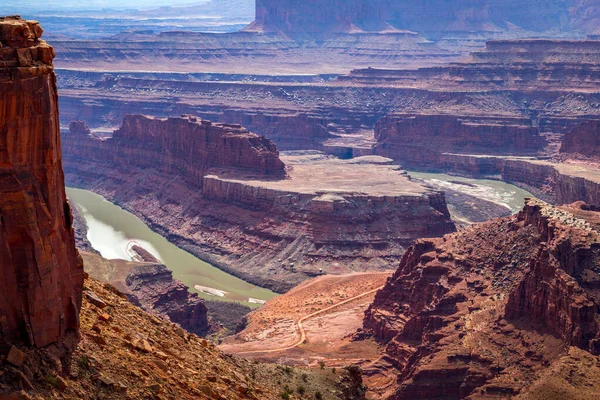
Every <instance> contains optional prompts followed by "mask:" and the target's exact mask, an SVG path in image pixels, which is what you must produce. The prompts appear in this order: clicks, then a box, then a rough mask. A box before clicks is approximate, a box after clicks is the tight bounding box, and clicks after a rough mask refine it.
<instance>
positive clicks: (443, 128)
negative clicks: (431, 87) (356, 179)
mask: <svg viewBox="0 0 600 400" xmlns="http://www.w3.org/2000/svg"><path fill="white" fill-rule="evenodd" d="M375 139H376V140H377V145H376V147H375V152H376V153H377V154H381V155H385V156H394V155H397V154H398V153H399V152H400V151H406V152H417V153H418V152H422V151H425V152H440V153H466V154H503V155H511V154H512V155H515V154H535V153H536V152H537V151H539V150H541V149H542V148H543V146H544V140H543V139H542V137H541V136H540V135H539V128H536V127H533V126H532V125H531V120H528V119H525V118H506V117H504V118H503V117H496V118H494V117H480V118H477V117H468V116H465V117H457V116H451V115H390V116H388V117H385V118H383V119H381V120H379V122H377V124H376V125H375Z"/></svg>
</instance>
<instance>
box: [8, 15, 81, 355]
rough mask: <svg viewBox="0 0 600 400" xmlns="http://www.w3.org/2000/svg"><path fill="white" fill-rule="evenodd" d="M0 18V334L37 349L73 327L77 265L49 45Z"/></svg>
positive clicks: (20, 23)
mask: <svg viewBox="0 0 600 400" xmlns="http://www.w3.org/2000/svg"><path fill="white" fill-rule="evenodd" d="M41 35H42V28H41V27H40V25H39V23H38V22H36V21H25V20H22V19H21V18H19V17H5V18H0V336H1V337H2V339H4V340H5V341H9V342H11V341H15V340H28V341H29V343H30V344H31V345H34V346H37V347H43V346H46V345H48V344H50V343H53V342H56V341H57V340H58V339H60V338H61V337H62V336H64V335H65V334H66V332H67V331H69V330H74V329H77V328H78V327H79V310H80V308H81V292H82V287H83V266H82V263H81V261H80V259H79V257H78V253H77V250H76V249H75V239H74V234H73V228H72V224H71V222H72V217H71V209H70V207H69V204H68V203H67V198H66V195H65V187H64V177H63V170H62V160H61V159H62V154H61V145H60V136H59V122H58V97H57V92H56V76H55V75H54V69H53V66H52V59H53V58H54V50H53V49H52V47H50V46H49V45H47V44H46V43H45V42H44V41H43V40H40V36H41Z"/></svg>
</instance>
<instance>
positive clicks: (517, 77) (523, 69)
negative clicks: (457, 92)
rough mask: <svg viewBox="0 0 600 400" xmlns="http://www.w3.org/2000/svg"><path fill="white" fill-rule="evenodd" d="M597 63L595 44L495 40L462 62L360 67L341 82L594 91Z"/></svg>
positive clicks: (599, 54)
mask: <svg viewBox="0 0 600 400" xmlns="http://www.w3.org/2000/svg"><path fill="white" fill-rule="evenodd" d="M599 59H600V41H597V40H564V39H563V40H559V39H556V40H553V39H515V40H491V41H489V42H487V43H486V46H485V48H484V49H483V50H478V51H473V52H472V53H471V54H470V56H469V57H468V58H467V59H465V60H462V61H461V62H458V63H450V64H448V65H442V66H433V67H424V68H418V69H413V70H400V69H397V70H390V69H376V68H368V69H361V70H355V71H352V73H350V74H349V75H346V76H342V77H340V80H342V81H345V82H348V81H349V82H353V83H361V84H370V85H373V84H386V85H394V86H403V87H418V88H428V89H437V90H439V89H441V88H444V89H456V88H461V89H463V90H464V89H479V90H483V89H486V90H498V89H520V90H531V89H536V90H540V89H544V90H551V89H562V88H564V85H567V86H568V87H571V88H578V89H591V88H596V87H597V86H598V83H599V82H598V79H599V77H600V75H599V69H598V61H599ZM532 85H534V86H533V87H532Z"/></svg>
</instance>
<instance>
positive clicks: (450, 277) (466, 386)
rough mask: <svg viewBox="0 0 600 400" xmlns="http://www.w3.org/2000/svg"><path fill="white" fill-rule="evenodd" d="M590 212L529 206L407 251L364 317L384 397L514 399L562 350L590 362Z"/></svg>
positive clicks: (599, 237) (595, 240) (594, 243)
mask: <svg viewBox="0 0 600 400" xmlns="http://www.w3.org/2000/svg"><path fill="white" fill-rule="evenodd" d="M589 209H590V208H589V207H587V206H585V205H584V204H583V203H581V204H574V205H572V206H564V207H560V208H556V207H552V206H549V205H547V204H546V203H543V202H540V201H537V200H530V201H528V203H527V204H526V206H525V208H524V210H523V211H522V212H521V213H520V214H518V215H516V216H513V217H509V218H505V219H501V220H496V221H492V222H489V223H485V224H480V225H474V226H473V227H470V228H468V229H466V230H465V231H462V232H459V233H456V234H452V235H448V236H446V237H444V238H443V239H433V240H421V241H419V242H417V244H416V245H415V246H414V247H412V248H411V249H410V250H409V251H407V253H406V255H405V256H404V257H403V258H402V261H401V263H400V268H399V269H398V271H397V272H396V273H395V275H394V276H393V277H392V278H391V279H390V280H389V281H388V283H387V285H386V286H385V288H384V289H382V290H381V291H380V292H379V293H378V294H377V295H376V297H375V300H374V302H373V305H372V306H371V307H370V309H369V310H368V311H367V312H366V314H365V320H364V327H365V329H366V330H368V331H370V332H372V334H373V335H374V337H375V338H376V339H377V340H378V341H380V342H381V343H382V344H385V354H384V358H383V359H382V360H387V361H388V362H391V363H392V364H393V365H394V367H395V368H397V370H398V378H397V382H396V389H395V392H394V394H393V396H392V397H391V398H394V399H396V398H414V399H426V398H447V399H462V398H495V396H511V395H515V394H517V393H519V392H521V391H523V390H524V389H527V388H528V387H529V386H530V385H531V384H532V383H533V382H535V381H537V380H539V379H542V378H543V376H542V375H543V373H540V371H542V370H543V369H545V368H547V367H548V366H550V365H553V363H560V362H562V361H561V357H563V356H567V352H568V349H569V347H570V346H574V347H578V348H580V349H582V350H583V351H584V352H585V353H587V354H588V355H589V356H590V357H592V355H598V353H599V351H600V348H599V347H598V343H599V339H600V315H599V314H598V304H599V302H600V297H599V296H600V292H599V291H598V281H599V279H600V270H599V269H598V266H597V265H598V262H599V261H600V259H599V257H600V251H599V249H600V244H599V243H600V231H599V230H598V229H599V227H600V225H599V222H600V214H599V213H598V212H594V211H589ZM592 358H594V357H592ZM582 376H583V375H582ZM589 390H590V393H596V394H597V393H598V388H597V387H594V388H589Z"/></svg>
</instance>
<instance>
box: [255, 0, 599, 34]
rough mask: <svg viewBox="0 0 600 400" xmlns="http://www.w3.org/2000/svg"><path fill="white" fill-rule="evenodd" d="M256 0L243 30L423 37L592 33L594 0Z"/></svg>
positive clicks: (593, 27)
mask: <svg viewBox="0 0 600 400" xmlns="http://www.w3.org/2000/svg"><path fill="white" fill-rule="evenodd" d="M581 3H582V2H581V1H578V0H568V1H565V0H549V1H545V2H544V3H543V5H542V3H540V2H538V1H530V2H525V3H524V2H520V1H517V0H485V1H482V0H479V1H452V2H449V1H447V0H428V1H422V0H421V1H419V0H416V1H405V0H404V1H399V0H256V19H255V21H254V22H253V23H252V24H250V26H248V27H247V28H246V30H247V31H260V32H283V33H285V34H290V35H301V34H303V35H319V34H324V33H363V32H385V33H389V32H402V31H412V32H418V33H420V34H422V35H423V36H425V37H427V38H428V39H439V38H444V37H446V38H452V39H456V38H461V37H463V38H464V37H488V38H492V37H515V36H517V35H519V34H520V35H521V36H524V35H525V34H530V35H531V34H534V33H537V34H538V35H540V34H544V33H547V34H550V35H551V34H554V35H556V34H557V32H560V33H563V34H564V35H565V36H567V35H568V36H571V37H577V36H585V35H586V34H590V33H594V31H595V30H596V26H594V23H593V22H594V18H595V16H596V15H597V12H596V11H595V6H597V2H594V1H589V2H585V3H584V4H581Z"/></svg>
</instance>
